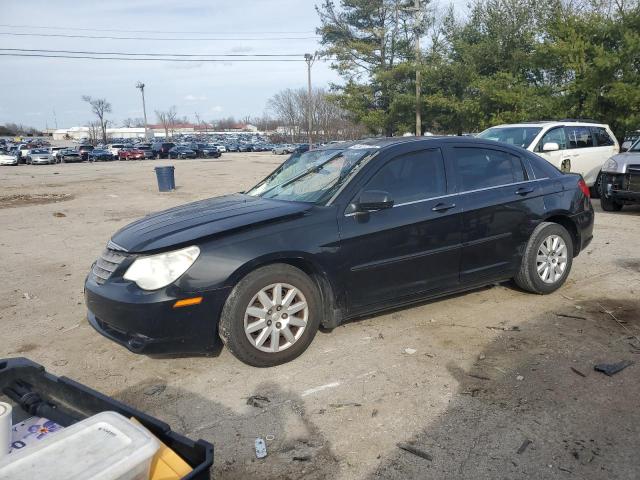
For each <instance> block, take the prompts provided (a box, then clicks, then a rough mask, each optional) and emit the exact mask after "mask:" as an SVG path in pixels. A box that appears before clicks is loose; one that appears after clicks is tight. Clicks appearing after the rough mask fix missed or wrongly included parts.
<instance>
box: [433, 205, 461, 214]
mask: <svg viewBox="0 0 640 480" xmlns="http://www.w3.org/2000/svg"><path fill="white" fill-rule="evenodd" d="M455 206H456V204H455V203H438V204H437V205H436V206H435V207H433V208H432V209H431V210H432V211H434V212H446V211H447V210H451V209H452V208H455Z"/></svg>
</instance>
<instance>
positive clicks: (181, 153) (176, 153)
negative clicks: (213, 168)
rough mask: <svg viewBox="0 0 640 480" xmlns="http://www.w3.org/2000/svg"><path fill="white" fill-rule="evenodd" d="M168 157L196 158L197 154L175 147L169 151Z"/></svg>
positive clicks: (184, 148) (178, 146)
mask: <svg viewBox="0 0 640 480" xmlns="http://www.w3.org/2000/svg"><path fill="white" fill-rule="evenodd" d="M168 156H169V158H197V157H198V154H197V153H196V152H194V151H193V150H191V149H190V148H187V147H181V146H180V145H176V146H175V147H173V148H172V149H171V150H169V154H168Z"/></svg>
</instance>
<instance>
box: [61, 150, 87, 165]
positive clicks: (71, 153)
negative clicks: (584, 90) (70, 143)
mask: <svg viewBox="0 0 640 480" xmlns="http://www.w3.org/2000/svg"><path fill="white" fill-rule="evenodd" d="M56 162H57V163H77V162H82V156H81V155H80V154H79V153H78V152H77V151H76V150H74V149H72V148H68V149H66V150H60V151H58V153H56Z"/></svg>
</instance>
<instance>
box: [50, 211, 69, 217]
mask: <svg viewBox="0 0 640 480" xmlns="http://www.w3.org/2000/svg"><path fill="white" fill-rule="evenodd" d="M53 216H54V217H57V218H63V217H66V215H65V214H64V213H62V212H53Z"/></svg>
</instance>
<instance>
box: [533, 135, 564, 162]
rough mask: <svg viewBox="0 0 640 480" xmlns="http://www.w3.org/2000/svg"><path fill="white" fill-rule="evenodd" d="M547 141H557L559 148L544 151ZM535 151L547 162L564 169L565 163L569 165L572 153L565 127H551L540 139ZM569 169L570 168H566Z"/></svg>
mask: <svg viewBox="0 0 640 480" xmlns="http://www.w3.org/2000/svg"><path fill="white" fill-rule="evenodd" d="M546 143H557V144H558V147H560V149H559V150H554V151H550V152H545V151H544V145H545V144H546ZM533 151H534V152H535V153H537V154H538V155H540V156H541V157H542V158H544V159H545V160H546V161H547V162H549V163H550V164H551V165H553V166H554V167H556V168H558V169H560V170H562V169H563V168H565V165H568V163H565V162H567V161H568V160H569V161H570V156H569V155H570V154H571V152H569V151H568V150H567V135H566V132H565V130H564V127H555V128H551V129H549V130H548V131H547V132H546V133H545V134H544V135H543V136H542V138H541V139H540V141H539V142H538V144H537V145H536V146H535V148H534V149H533ZM566 171H569V170H566Z"/></svg>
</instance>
